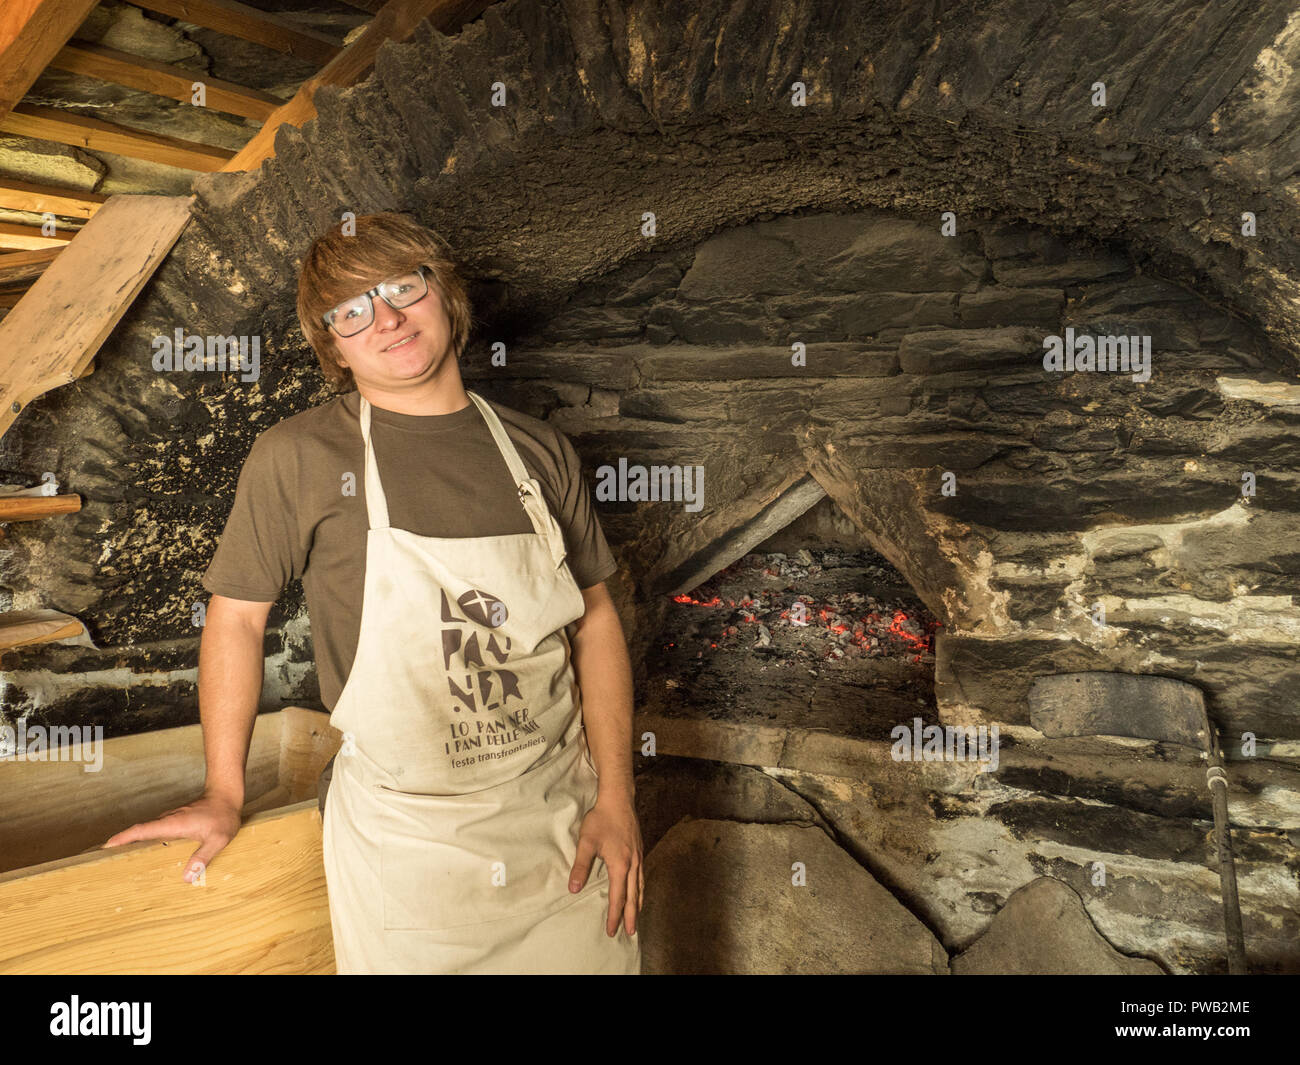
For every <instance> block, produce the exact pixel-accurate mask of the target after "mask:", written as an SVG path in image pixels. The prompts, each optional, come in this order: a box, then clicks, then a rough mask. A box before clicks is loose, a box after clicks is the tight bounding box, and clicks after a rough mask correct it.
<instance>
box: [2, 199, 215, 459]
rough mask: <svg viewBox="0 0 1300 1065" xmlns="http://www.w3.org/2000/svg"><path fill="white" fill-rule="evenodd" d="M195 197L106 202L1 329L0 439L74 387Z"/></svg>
mask: <svg viewBox="0 0 1300 1065" xmlns="http://www.w3.org/2000/svg"><path fill="white" fill-rule="evenodd" d="M193 201H194V198H193V197H192V196H125V195H118V196H111V197H109V200H108V202H107V203H106V204H104V206H103V207H102V208H100V210H99V211H97V212H96V214H95V216H94V217H93V218H92V219H91V220H90V221H89V222H87V223H86V224H85V226H83V227H82V229H81V231H80V232H79V233H78V234H77V236H76V238H75V239H74V240H73V241H72V242H71V243H69V244H68V245H67V246H66V247H65V248H64V249H63V250H62V252H61V253H60V254H59V257H58V258H57V259H55V260H54V262H53V263H51V264H50V266H49V268H48V269H47V270H46V271H45V272H44V273H43V274H42V275H41V276H40V277H39V278H37V279H36V282H35V283H34V284H33V285H32V287H31V288H30V289H28V291H27V294H26V295H25V296H24V297H23V298H22V299H21V300H19V301H18V305H17V306H16V307H14V309H13V310H11V311H10V312H9V313H8V314H7V315H5V318H4V321H3V322H0V435H3V434H4V433H5V431H6V430H8V428H9V426H10V425H12V424H13V421H14V417H15V416H16V414H17V411H15V410H14V405H15V404H17V405H18V407H19V409H21V408H22V407H24V406H26V405H27V404H28V403H30V402H31V401H32V400H33V399H35V398H36V397H37V396H39V395H41V394H43V393H45V392H48V391H49V390H50V389H52V388H57V387H58V386H59V385H64V384H68V383H69V382H71V381H75V380H76V379H77V378H78V377H79V376H80V375H81V372H82V370H84V369H85V367H86V364H87V363H88V362H89V361H90V360H91V358H93V357H94V355H95V352H97V351H98V350H99V348H100V345H101V344H103V343H104V340H105V339H106V338H107V337H108V334H109V333H110V332H111V331H112V329H113V327H114V326H115V325H117V323H118V321H120V320H121V317H122V315H123V314H125V313H126V309H127V308H128V307H129V306H130V305H131V302H132V300H134V299H135V297H136V296H137V295H138V294H139V292H140V290H141V289H142V288H143V287H144V284H145V282H146V281H148V280H149V278H150V276H152V274H153V272H154V270H156V269H157V268H158V264H159V263H161V262H162V261H163V259H164V258H165V257H166V255H167V253H168V251H170V250H171V247H172V245H173V244H175V243H176V239H177V237H179V236H180V234H181V230H183V229H184V228H185V225H186V223H187V222H188V221H189V218H190V205H191V204H192V203H193Z"/></svg>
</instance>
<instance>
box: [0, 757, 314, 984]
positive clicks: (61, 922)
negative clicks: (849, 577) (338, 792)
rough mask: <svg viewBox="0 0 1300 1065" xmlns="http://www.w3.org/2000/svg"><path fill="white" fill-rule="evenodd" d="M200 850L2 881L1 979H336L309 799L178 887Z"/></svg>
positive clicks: (130, 849) (91, 859)
mask: <svg viewBox="0 0 1300 1065" xmlns="http://www.w3.org/2000/svg"><path fill="white" fill-rule="evenodd" d="M88 775H89V774H88ZM197 846H198V843H197V842H193V841H188V840H187V841H182V842H180V843H171V844H167V843H163V842H142V843H128V844H125V845H124V846H122V847H112V848H109V849H108V850H105V851H97V852H95V853H91V854H82V855H77V856H75V857H72V858H65V859H63V860H61V861H57V862H51V863H49V864H48V865H44V866H37V867H36V868H34V869H19V870H15V871H13V872H10V873H5V874H0V973H6V974H9V973H14V974H17V973H24V974H36V973H66V974H74V973H75V974H83V973H99V974H113V975H119V974H121V975H125V974H143V973H165V974H168V975H172V974H175V975H181V974H191V973H192V974H205V975H210V974H220V973H230V974H241V975H242V974H252V973H276V974H302V973H312V974H324V973H331V972H333V971H334V948H333V940H332V938H331V935H330V918H329V898H328V895H327V894H326V889H325V867H324V862H323V859H322V854H321V818H320V812H319V811H318V810H317V808H316V800H315V799H311V800H308V801H307V802H303V803H298V804H296V805H294V806H288V807H283V808H281V809H279V810H271V811H267V812H265V813H259V814H256V815H255V816H254V817H252V818H251V819H249V820H248V821H247V822H245V824H244V826H243V827H242V828H241V829H240V830H239V833H238V834H237V835H236V836H235V838H234V839H233V840H231V841H230V843H229V844H227V846H226V847H225V849H223V850H222V852H221V853H220V854H218V855H217V856H216V858H214V859H213V861H212V864H211V865H210V866H209V868H208V869H207V872H206V876H205V881H206V883H204V884H203V885H195V884H187V883H185V882H184V881H183V880H182V879H181V876H182V874H183V872H184V869H185V864H186V862H187V861H188V860H189V857H190V855H191V854H192V853H193V852H194V850H195V849H196V848H197Z"/></svg>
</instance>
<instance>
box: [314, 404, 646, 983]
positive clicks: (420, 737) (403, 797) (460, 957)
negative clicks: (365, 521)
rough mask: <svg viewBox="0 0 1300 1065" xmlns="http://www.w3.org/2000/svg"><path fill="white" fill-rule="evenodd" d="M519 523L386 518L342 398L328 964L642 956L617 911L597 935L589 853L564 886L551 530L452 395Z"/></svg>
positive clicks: (571, 703)
mask: <svg viewBox="0 0 1300 1065" xmlns="http://www.w3.org/2000/svg"><path fill="white" fill-rule="evenodd" d="M468 395H469V397H470V400H471V401H472V402H473V403H475V404H476V405H477V406H478V408H479V410H480V411H481V412H482V414H483V418H484V420H485V421H486V422H487V424H488V427H489V428H490V429H491V431H492V436H493V439H495V441H496V443H497V447H498V448H499V449H500V451H501V454H502V457H503V458H504V459H505V461H506V465H507V466H508V467H509V470H510V475H511V476H512V477H513V478H514V481H515V483H516V484H517V485H518V487H519V496H520V500H521V502H522V503H523V506H524V509H525V510H526V511H527V513H528V517H529V519H530V520H531V522H532V525H533V529H534V531H533V532H531V533H514V534H508V535H501V536H478V537H466V538H444V537H432V536H417V535H416V534H414V533H412V532H408V531H406V530H404V529H395V528H392V527H391V526H390V525H389V524H388V504H387V501H386V499H385V496H384V490H383V487H382V486H381V484H380V482H379V465H378V463H377V462H376V460H375V453H374V447H373V445H372V443H371V438H370V404H369V402H367V400H366V399H365V397H364V396H363V397H361V434H362V438H363V439H364V441H365V454H366V472H365V489H366V510H367V514H368V517H369V523H370V527H369V532H368V533H367V534H366V535H367V539H366V574H365V593H364V599H363V601H362V608H361V633H360V637H359V639H358V642H357V651H356V657H355V658H354V660H353V662H352V669H351V672H350V673H349V674H348V679H347V682H346V684H345V685H344V687H343V692H342V694H341V695H340V696H339V700H338V702H337V704H336V705H335V707H334V711H333V713H332V715H331V716H330V723H331V724H332V725H333V726H334V727H335V728H337V729H338V730H339V731H340V732H342V733H343V734H344V742H343V747H342V749H341V750H340V751H339V754H338V757H337V758H336V759H335V766H334V772H333V778H332V780H331V782H330V785H329V790H328V793H327V795H326V806H325V823H324V838H323V843H324V857H325V878H326V883H327V885H328V888H329V907H330V921H331V924H332V926H333V932H334V956H335V961H336V964H337V969H338V972H339V973H612V974H636V973H639V972H640V969H641V946H640V937H639V936H633V937H629V936H628V934H627V932H626V931H625V930H624V929H623V927H622V917H621V915H620V924H619V930H618V933H617V935H616V936H614V937H612V938H611V937H609V936H607V935H606V934H605V921H606V918H607V915H608V911H609V893H610V892H609V888H610V885H609V873H608V871H607V870H606V868H605V863H604V862H603V861H601V860H600V859H599V858H596V859H594V860H593V864H592V869H591V874H590V877H589V878H588V881H587V883H586V885H584V887H583V889H582V891H581V892H579V893H578V894H576V895H575V894H573V893H571V892H570V891H569V888H568V880H569V871H570V869H571V868H572V866H573V861H574V858H575V856H576V854H577V847H578V828H579V824H580V822H581V820H582V818H583V816H584V815H585V814H586V813H587V811H588V810H590V809H591V807H592V806H593V805H594V804H595V801H596V770H595V766H594V765H593V763H592V760H591V756H590V754H589V753H588V751H587V742H586V734H585V732H584V730H583V725H582V713H581V699H580V693H579V690H578V685H577V681H576V679H575V675H574V670H573V664H572V661H571V650H572V649H571V644H570V640H569V634H568V632H567V631H566V628H565V626H567V625H569V624H570V623H571V622H573V621H575V620H577V619H578V618H580V617H581V616H582V614H583V611H584V609H585V604H584V601H583V597H582V591H581V590H580V589H579V588H578V585H577V582H576V581H575V580H574V579H573V574H572V573H571V572H570V570H569V567H568V565H567V564H566V562H565V557H566V552H565V546H564V540H563V537H562V535H561V532H560V527H559V525H558V524H557V523H556V521H555V518H554V517H553V516H552V515H551V512H550V510H549V508H548V507H547V505H546V500H545V499H544V498H543V497H542V494H541V486H540V485H539V484H538V482H537V481H536V480H535V479H533V478H530V477H529V476H528V471H527V469H526V468H525V467H524V464H523V461H522V460H521V459H520V457H519V453H518V451H516V450H515V447H514V445H513V444H512V443H511V442H510V438H509V437H508V436H507V435H506V431H505V429H504V428H503V427H502V424H501V421H500V419H499V418H498V417H497V415H496V412H495V411H493V410H492V408H491V407H490V406H489V405H488V403H487V402H486V401H484V400H483V399H482V398H481V397H479V396H477V395H476V394H475V393H473V392H469V393H468Z"/></svg>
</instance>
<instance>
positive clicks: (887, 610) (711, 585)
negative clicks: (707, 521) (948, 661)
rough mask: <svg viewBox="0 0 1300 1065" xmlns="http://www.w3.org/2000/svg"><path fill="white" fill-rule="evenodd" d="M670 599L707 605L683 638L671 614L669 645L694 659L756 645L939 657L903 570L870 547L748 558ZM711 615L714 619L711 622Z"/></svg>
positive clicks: (845, 654)
mask: <svg viewBox="0 0 1300 1065" xmlns="http://www.w3.org/2000/svg"><path fill="white" fill-rule="evenodd" d="M672 598H673V601H674V602H676V603H679V604H682V605H683V606H688V607H695V608H699V609H700V610H702V611H708V612H709V614H708V615H703V614H701V615H699V617H698V620H697V621H696V622H694V623H690V622H688V623H687V624H686V625H684V626H682V627H683V628H688V629H690V630H691V631H690V632H689V633H688V632H686V631H683V632H681V633H680V635H681V636H682V637H683V639H684V640H685V641H686V642H685V643H681V642H679V641H678V640H677V639H675V638H673V637H675V636H676V635H677V633H675V632H674V624H673V621H672V620H669V621H668V623H667V626H666V628H665V636H667V637H669V638H668V639H666V640H665V641H664V650H665V651H668V650H670V649H674V648H675V649H676V650H677V651H678V653H680V652H681V651H683V650H688V649H689V648H691V647H694V648H696V649H697V652H698V654H697V657H703V656H704V655H705V654H706V653H707V652H709V651H714V650H717V649H718V648H719V647H724V646H725V647H726V648H727V649H729V650H730V649H733V648H736V647H737V646H739V647H745V646H751V647H752V648H753V650H755V651H758V652H760V653H766V654H768V655H773V654H775V655H782V654H784V655H787V656H792V657H796V658H801V659H806V660H810V661H811V660H817V661H821V662H830V661H838V660H842V659H854V658H863V659H869V658H884V657H894V658H898V657H906V658H907V659H909V660H910V661H911V662H914V663H922V662H924V661H926V659H927V658H928V659H930V660H931V661H932V660H933V653H934V634H935V632H936V630H938V629H939V628H940V623H939V621H938V620H937V619H936V618H935V617H934V616H933V615H932V614H931V613H930V611H929V610H928V609H927V608H926V607H925V605H924V604H923V603H921V601H920V600H919V599H917V598H916V595H915V593H914V592H913V591H912V590H911V588H910V587H908V586H907V584H906V582H905V581H904V580H903V578H902V577H901V575H900V574H899V573H898V571H897V570H895V569H894V568H893V567H892V566H890V565H889V563H888V562H886V561H885V560H884V559H883V558H881V557H880V556H879V555H876V554H875V553H874V552H870V551H859V552H843V551H834V550H824V551H812V550H807V549H805V550H800V551H799V552H797V553H796V554H794V555H785V554H781V553H773V554H767V555H763V554H751V555H746V556H745V557H744V558H742V559H740V560H739V561H737V562H735V563H733V564H732V565H731V566H728V567H727V568H726V569H724V570H722V571H720V572H719V573H718V574H716V575H715V576H714V577H712V578H710V579H709V580H708V581H706V582H705V584H703V585H701V586H700V587H699V588H696V589H694V590H693V592H692V593H691V594H683V595H675V596H673V597H672ZM706 619H708V620H712V619H716V621H714V625H713V627H712V628H711V627H710V625H709V624H708V621H707V620H706ZM682 620H685V619H682Z"/></svg>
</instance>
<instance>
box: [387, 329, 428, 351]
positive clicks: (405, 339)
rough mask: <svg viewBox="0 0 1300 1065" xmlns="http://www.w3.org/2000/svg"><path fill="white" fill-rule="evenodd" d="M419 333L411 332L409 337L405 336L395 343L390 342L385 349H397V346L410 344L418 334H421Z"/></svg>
mask: <svg viewBox="0 0 1300 1065" xmlns="http://www.w3.org/2000/svg"><path fill="white" fill-rule="evenodd" d="M419 335H420V334H419V333H412V334H411V335H410V336H408V337H403V338H402V339H401V340H399V341H397V343H395V344H389V345H388V347H386V348H384V350H385V351H394V350H396V349H397V348H401V347H405V346H406V345H407V344H409V343H410V342H411V341H412V340H414V339H415V338H416V337H417V336H419Z"/></svg>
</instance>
